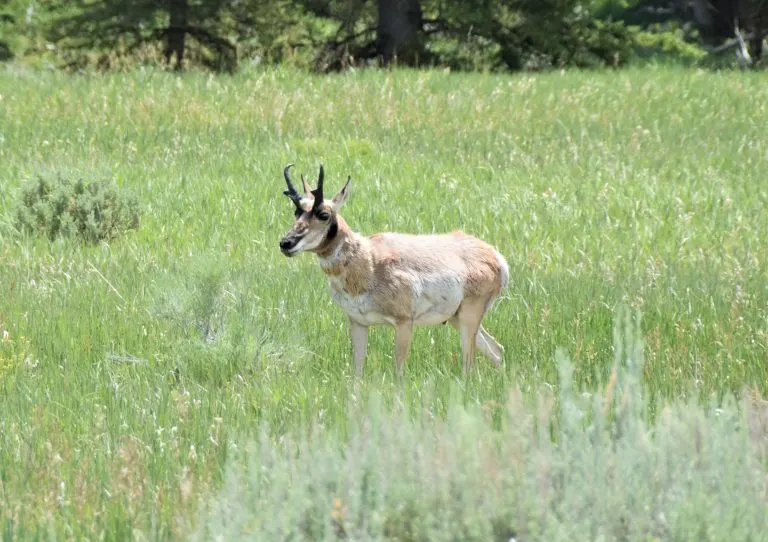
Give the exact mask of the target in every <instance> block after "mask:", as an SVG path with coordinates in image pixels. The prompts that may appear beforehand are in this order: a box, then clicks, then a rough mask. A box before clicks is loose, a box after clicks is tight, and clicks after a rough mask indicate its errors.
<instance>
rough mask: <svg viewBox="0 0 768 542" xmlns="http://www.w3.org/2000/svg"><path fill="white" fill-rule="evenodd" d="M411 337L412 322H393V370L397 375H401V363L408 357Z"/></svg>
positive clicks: (403, 363)
mask: <svg viewBox="0 0 768 542" xmlns="http://www.w3.org/2000/svg"><path fill="white" fill-rule="evenodd" d="M411 337H413V323H411V322H403V323H399V324H395V370H396V371H397V376H398V377H402V376H403V365H405V360H406V359H407V358H408V349H409V348H410V347H411Z"/></svg>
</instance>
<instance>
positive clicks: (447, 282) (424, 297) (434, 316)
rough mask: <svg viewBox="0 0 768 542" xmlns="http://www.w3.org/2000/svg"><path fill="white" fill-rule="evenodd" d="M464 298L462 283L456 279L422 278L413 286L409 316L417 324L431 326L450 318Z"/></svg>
mask: <svg viewBox="0 0 768 542" xmlns="http://www.w3.org/2000/svg"><path fill="white" fill-rule="evenodd" d="M462 299H464V284H463V283H462V282H461V281H460V280H457V279H453V280H451V279H443V278H437V279H429V278H428V279H424V280H421V281H419V282H417V283H416V284H414V288H413V301H412V308H411V317H412V319H413V323H414V324H415V325H417V326H433V325H436V324H442V323H444V322H446V321H447V320H448V319H450V318H451V317H452V316H453V315H454V314H456V311H458V310H459V305H461V301H462Z"/></svg>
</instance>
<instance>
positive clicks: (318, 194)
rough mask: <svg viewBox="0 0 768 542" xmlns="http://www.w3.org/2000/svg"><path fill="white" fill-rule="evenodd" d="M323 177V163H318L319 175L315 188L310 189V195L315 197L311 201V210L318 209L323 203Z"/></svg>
mask: <svg viewBox="0 0 768 542" xmlns="http://www.w3.org/2000/svg"><path fill="white" fill-rule="evenodd" d="M324 178H325V172H324V171H323V164H320V175H319V176H318V178H317V188H315V189H314V190H312V195H313V196H314V197H315V201H314V202H312V211H313V212H316V211H319V210H320V207H321V206H322V205H323V179H324Z"/></svg>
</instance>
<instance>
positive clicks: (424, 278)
mask: <svg viewBox="0 0 768 542" xmlns="http://www.w3.org/2000/svg"><path fill="white" fill-rule="evenodd" d="M346 188H347V186H346V185H345V187H344V189H342V191H340V192H339V194H337V195H336V196H335V197H334V199H333V201H329V200H325V201H324V202H323V205H322V209H323V211H325V212H327V213H330V214H331V215H332V219H331V220H329V221H321V220H320V219H318V218H316V217H314V216H313V215H312V213H311V209H312V203H313V201H312V197H311V195H309V196H308V197H307V196H306V194H305V197H304V198H302V200H301V207H302V209H303V210H304V213H303V214H301V215H300V216H299V218H298V219H297V220H296V223H295V224H294V228H293V229H292V230H291V231H290V232H289V233H288V234H286V237H285V238H284V239H289V238H293V239H296V238H301V240H300V241H299V243H298V244H299V245H300V247H299V249H297V250H296V252H301V251H309V252H315V253H316V254H317V256H318V258H319V260H320V266H321V268H322V270H323V273H325V274H326V276H327V277H328V280H329V286H330V289H331V294H332V295H333V298H334V300H335V301H336V302H337V303H338V304H339V305H340V306H341V307H342V309H343V310H344V311H345V312H346V313H347V315H348V317H349V320H350V326H351V327H350V330H351V336H352V343H353V350H354V358H355V365H356V372H357V374H358V376H361V374H362V367H363V362H364V358H365V350H366V349H367V335H366V331H365V330H367V328H368V327H369V326H371V325H382V324H384V325H390V326H393V327H394V328H395V331H396V333H395V352H394V353H395V364H396V369H397V373H398V374H402V368H403V364H404V362H405V359H406V358H407V356H408V350H409V346H410V342H411V334H412V329H413V326H414V325H434V324H438V323H450V324H451V325H452V326H453V327H455V328H456V329H457V330H459V333H460V335H461V343H462V359H463V364H462V367H463V369H464V371H467V370H468V369H469V367H470V364H471V362H472V360H473V358H474V353H475V349H476V348H477V349H479V350H480V352H481V353H483V354H484V355H486V356H488V357H489V358H491V360H492V361H493V362H494V363H495V364H497V365H499V364H500V363H501V356H502V352H503V348H502V347H501V345H499V344H498V342H496V340H495V339H494V338H493V337H492V336H491V335H490V334H489V333H488V332H487V331H485V329H483V328H482V326H481V322H482V319H483V318H484V316H485V314H486V313H487V312H488V309H489V308H490V306H491V304H492V303H493V301H494V300H495V299H496V298H497V297H498V296H499V295H500V293H501V291H502V289H503V288H504V287H505V286H506V283H507V281H508V273H509V271H508V268H507V264H506V262H505V261H504V259H503V257H502V256H501V255H500V254H499V253H498V252H497V251H496V250H495V249H494V248H493V247H492V246H490V245H489V244H487V243H485V242H484V241H481V240H479V239H477V238H475V237H472V236H470V235H467V234H465V233H463V232H454V233H450V234H441V235H411V234H399V233H377V234H375V235H372V236H370V237H365V236H363V235H360V234H358V233H355V232H353V231H352V230H351V228H350V227H349V226H348V225H347V223H346V222H345V221H344V219H343V218H342V217H341V216H339V215H338V207H339V206H340V205H341V204H342V203H343V201H344V199H345V198H346ZM305 191H307V192H308V187H307V186H305ZM334 220H335V221H336V224H337V233H336V235H335V237H333V238H328V237H327V234H328V232H329V231H330V229H331V226H330V224H331V223H332V222H333V221H334ZM281 246H282V245H281ZM289 255H292V254H289Z"/></svg>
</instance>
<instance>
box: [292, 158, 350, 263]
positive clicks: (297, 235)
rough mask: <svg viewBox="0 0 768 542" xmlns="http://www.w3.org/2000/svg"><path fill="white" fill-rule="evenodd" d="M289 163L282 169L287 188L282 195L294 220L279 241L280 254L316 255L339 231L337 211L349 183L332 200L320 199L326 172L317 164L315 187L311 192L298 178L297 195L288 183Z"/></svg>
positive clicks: (304, 182) (345, 195) (302, 177)
mask: <svg viewBox="0 0 768 542" xmlns="http://www.w3.org/2000/svg"><path fill="white" fill-rule="evenodd" d="M292 167H293V164H288V165H287V166H286V167H285V169H284V170H283V176H284V177H285V183H286V184H287V185H288V189H287V190H285V191H284V192H283V194H285V195H286V196H288V197H289V198H291V201H293V205H294V207H295V209H294V216H295V217H296V221H295V222H294V224H293V227H292V228H291V229H290V231H288V233H286V234H285V235H284V236H283V238H282V239H281V240H280V251H281V252H282V253H283V254H284V255H286V256H288V257H291V256H294V255H296V254H298V253H300V252H317V251H318V250H321V249H322V248H323V247H324V246H325V245H327V244H328V243H329V242H331V241H332V240H333V239H334V238H335V237H336V235H337V234H338V232H339V215H338V211H339V209H340V208H341V206H342V204H343V203H344V201H345V200H346V198H347V193H348V188H349V181H350V180H351V178H348V179H347V182H346V184H345V185H344V187H343V188H342V189H341V190H339V192H338V193H337V194H336V195H335V196H334V197H333V199H331V200H327V199H324V198H323V180H324V177H325V173H324V171H323V165H322V164H320V173H319V175H318V178H317V188H315V189H314V190H311V189H310V187H309V184H308V183H307V182H306V181H305V180H304V176H303V175H302V176H301V183H302V185H303V188H304V194H303V195H302V194H299V193H298V192H297V191H296V187H295V186H294V185H293V181H292V180H291V171H290V170H291V168H292Z"/></svg>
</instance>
